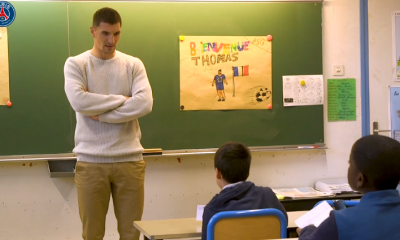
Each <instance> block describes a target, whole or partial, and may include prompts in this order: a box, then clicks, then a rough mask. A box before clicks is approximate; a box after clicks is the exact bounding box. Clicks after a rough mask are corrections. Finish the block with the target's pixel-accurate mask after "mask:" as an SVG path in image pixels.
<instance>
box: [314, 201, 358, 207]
mask: <svg viewBox="0 0 400 240" xmlns="http://www.w3.org/2000/svg"><path fill="white" fill-rule="evenodd" d="M324 201H326V202H328V204H329V205H331V206H332V207H333V206H334V203H333V200H324ZM322 202H323V201H319V202H317V203H316V204H315V205H314V207H316V206H318V205H319V204H320V203H322ZM359 203H360V200H345V201H344V204H345V205H346V207H354V206H356V205H357V204H359Z"/></svg>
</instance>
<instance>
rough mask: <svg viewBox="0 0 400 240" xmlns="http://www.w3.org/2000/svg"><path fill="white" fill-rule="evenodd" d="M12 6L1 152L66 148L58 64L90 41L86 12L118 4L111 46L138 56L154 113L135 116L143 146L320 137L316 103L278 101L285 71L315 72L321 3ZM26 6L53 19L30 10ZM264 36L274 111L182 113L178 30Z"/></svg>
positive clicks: (69, 115) (67, 120)
mask: <svg viewBox="0 0 400 240" xmlns="http://www.w3.org/2000/svg"><path fill="white" fill-rule="evenodd" d="M13 4H14V2H13ZM67 5H68V10H67ZM14 6H16V10H17V18H16V21H15V23H13V25H11V26H10V27H9V36H10V37H9V39H10V44H9V45H10V46H9V48H10V86H11V99H12V101H13V103H14V106H13V107H12V108H11V109H8V108H7V107H3V106H1V107H0V132H1V134H2V135H3V134H5V136H6V137H4V138H3V139H4V140H6V141H7V142H6V146H7V148H6V149H4V148H2V147H0V155H11V154H45V153H66V152H70V151H71V150H72V148H73V133H74V126H75V118H74V115H73V112H72V111H71V108H70V107H69V105H68V102H67V100H66V98H65V94H64V90H63V64H64V62H65V59H66V58H67V57H68V49H69V51H70V55H77V54H79V53H81V52H83V51H86V50H88V49H90V48H91V47H92V46H93V39H92V37H91V35H90V31H89V27H90V25H91V18H92V15H93V13H94V12H95V11H96V10H97V9H99V8H101V7H104V6H109V7H112V8H115V9H116V10H117V11H119V12H120V14H121V16H122V21H123V24H122V37H121V40H120V42H119V45H118V50H120V51H122V52H125V53H127V54H130V55H133V56H136V57H139V58H140V59H142V61H143V62H144V64H145V66H146V69H147V72H148V76H149V79H150V83H151V85H152V88H153V95H154V108H153V112H152V113H151V114H149V115H148V116H145V117H143V118H141V119H140V126H141V129H142V136H143V137H142V143H143V146H144V147H145V148H163V149H165V150H176V149H201V148H215V147H218V146H220V145H221V144H222V143H224V142H226V141H241V142H244V143H245V144H247V145H248V146H272V145H296V144H312V143H317V142H323V141H324V135H323V132H324V131H323V107H322V106H321V105H320V106H306V107H289V108H288V107H286V108H284V107H283V104H282V76H283V75H312V74H321V73H322V27H321V23H322V20H321V19H322V18H321V14H322V12H321V7H322V6H321V4H320V3H294V2H292V3H255V2H248V3H211V2H207V3H191V2H186V3H185V2H180V3H173V2H167V3H156V2H153V3H150V2H149V3H147V2H114V3H110V2H68V3H60V2H58V3H55V2H51V3H50V2H15V5H14ZM32 8H34V9H36V8H37V10H38V11H39V12H41V13H42V15H44V14H51V17H50V16H48V15H46V18H43V20H40V18H33V17H32ZM67 16H68V18H67ZM50 19H51V20H50ZM68 19H69V22H67V21H68ZM67 23H68V24H67ZM68 26H69V29H68ZM68 34H69V35H68ZM269 34H271V35H273V37H274V40H273V44H272V49H273V50H272V52H273V55H272V71H273V106H274V108H273V109H272V110H238V111H180V109H179V106H180V105H179V104H180V99H179V96H180V89H179V86H180V85H179V39H178V37H179V36H180V35H207V36H218V35H227V36H265V35H269ZM3 116H5V118H3ZM3 146H4V144H3Z"/></svg>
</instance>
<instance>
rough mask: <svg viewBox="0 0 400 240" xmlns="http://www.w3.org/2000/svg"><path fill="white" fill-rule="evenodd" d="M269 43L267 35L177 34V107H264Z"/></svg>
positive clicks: (269, 102) (268, 78)
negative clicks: (178, 99) (178, 75)
mask: <svg viewBox="0 0 400 240" xmlns="http://www.w3.org/2000/svg"><path fill="white" fill-rule="evenodd" d="M271 46H272V43H271V41H268V40H267V36H181V37H180V38H179V56H180V65H179V69H180V106H179V107H180V110H181V111H190V110H235V109H268V106H269V105H271V106H272V65H271V64H272V47H271Z"/></svg>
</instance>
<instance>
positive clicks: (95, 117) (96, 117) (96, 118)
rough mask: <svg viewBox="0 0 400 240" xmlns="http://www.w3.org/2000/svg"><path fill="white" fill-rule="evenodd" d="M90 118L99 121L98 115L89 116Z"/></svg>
mask: <svg viewBox="0 0 400 240" xmlns="http://www.w3.org/2000/svg"><path fill="white" fill-rule="evenodd" d="M90 118H91V119H92V120H95V121H99V116H90Z"/></svg>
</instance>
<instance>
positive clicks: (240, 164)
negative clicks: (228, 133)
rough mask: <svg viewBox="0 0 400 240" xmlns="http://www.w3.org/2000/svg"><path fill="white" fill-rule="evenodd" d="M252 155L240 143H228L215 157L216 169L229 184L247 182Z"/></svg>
mask: <svg viewBox="0 0 400 240" xmlns="http://www.w3.org/2000/svg"><path fill="white" fill-rule="evenodd" d="M250 164H251V154H250V151H249V149H248V148H247V147H246V146H245V145H243V144H242V143H238V142H227V143H225V144H224V145H222V146H221V147H220V148H219V149H218V150H217V152H216V153H215V156H214V167H215V168H218V170H219V171H220V172H221V174H222V178H223V179H224V180H225V181H226V182H228V183H236V182H240V181H246V179H247V178H248V177H249V173H250Z"/></svg>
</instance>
